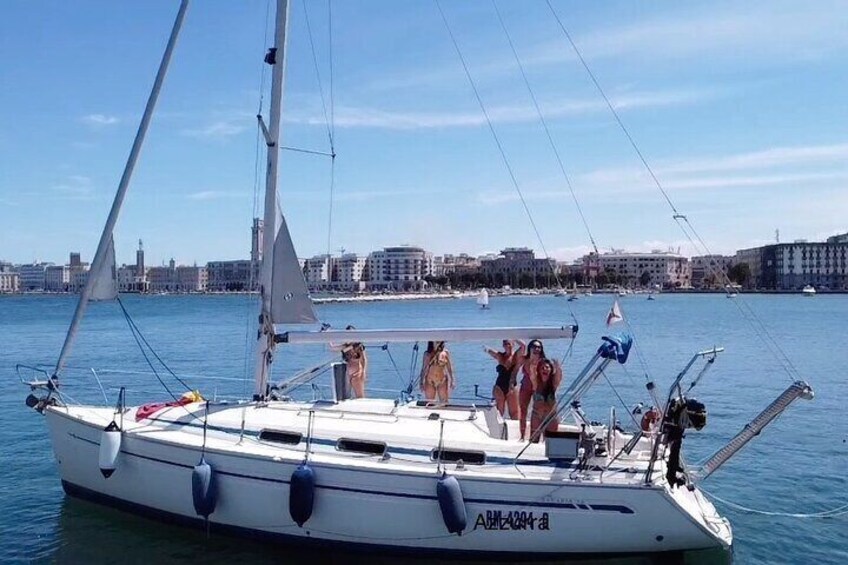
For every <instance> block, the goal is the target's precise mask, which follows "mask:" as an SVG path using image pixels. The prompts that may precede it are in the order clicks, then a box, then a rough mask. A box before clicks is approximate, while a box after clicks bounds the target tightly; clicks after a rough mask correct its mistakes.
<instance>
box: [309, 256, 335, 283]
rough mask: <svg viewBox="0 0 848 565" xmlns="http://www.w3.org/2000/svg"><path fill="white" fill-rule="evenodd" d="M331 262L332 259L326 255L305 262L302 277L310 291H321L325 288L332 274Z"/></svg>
mask: <svg viewBox="0 0 848 565" xmlns="http://www.w3.org/2000/svg"><path fill="white" fill-rule="evenodd" d="M332 262H333V261H332V257H330V255H327V254H326V253H325V254H323V255H315V256H314V257H310V258H309V259H307V260H306V265H305V266H304V269H303V276H304V277H305V278H306V284H307V286H308V287H309V288H310V289H311V290H318V289H323V288H325V287H326V286H327V284H328V283H329V282H330V278H331V276H332V272H333V267H332Z"/></svg>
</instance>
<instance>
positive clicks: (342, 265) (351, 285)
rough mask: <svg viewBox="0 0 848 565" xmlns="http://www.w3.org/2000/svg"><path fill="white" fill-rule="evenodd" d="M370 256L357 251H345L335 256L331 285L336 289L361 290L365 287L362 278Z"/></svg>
mask: <svg viewBox="0 0 848 565" xmlns="http://www.w3.org/2000/svg"><path fill="white" fill-rule="evenodd" d="M367 263H368V257H365V256H362V255H357V254H356V253H345V254H344V255H342V256H341V257H337V258H334V260H333V268H332V277H331V278H332V280H331V287H332V288H333V289H335V290H343V291H348V292H349V291H360V290H363V289H364V288H365V283H364V281H363V280H362V277H363V274H365V270H366V269H365V266H366V264H367Z"/></svg>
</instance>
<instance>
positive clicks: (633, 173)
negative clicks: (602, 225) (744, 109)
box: [477, 144, 848, 206]
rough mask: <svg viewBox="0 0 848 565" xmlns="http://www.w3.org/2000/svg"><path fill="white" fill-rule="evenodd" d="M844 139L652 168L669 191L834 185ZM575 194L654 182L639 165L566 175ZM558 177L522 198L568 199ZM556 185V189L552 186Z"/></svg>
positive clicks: (842, 169)
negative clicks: (824, 143)
mask: <svg viewBox="0 0 848 565" xmlns="http://www.w3.org/2000/svg"><path fill="white" fill-rule="evenodd" d="M846 161H848V144H833V145H810V146H796V147H774V148H769V149H765V150H759V151H751V152H745V153H738V154H735V155H724V156H717V157H693V158H690V159H681V160H674V161H665V162H659V163H658V164H656V165H655V166H654V167H653V170H654V172H655V173H656V175H657V177H658V178H659V180H660V182H661V184H662V186H663V188H665V189H668V190H675V191H683V190H689V191H696V190H697V191H702V192H703V193H710V191H711V190H712V191H713V193H714V192H715V191H720V190H731V189H740V188H768V187H807V188H810V187H825V188H826V187H837V186H842V185H844V184H846V183H848V166H846ZM571 180H572V182H573V185H574V187H575V189H576V190H578V191H579V192H578V197H579V196H580V194H579V193H581V192H582V193H585V192H593V193H596V194H598V193H603V194H605V195H610V194H634V195H635V194H642V193H651V192H655V191H656V190H657V189H656V185H655V184H654V182H653V180H652V179H651V177H650V175H649V174H648V172H647V171H646V170H645V169H644V168H639V167H620V168H604V169H598V170H594V171H589V172H586V173H582V174H576V175H572V177H571ZM560 185H562V181H561V180H559V179H552V180H550V181H548V182H547V183H546V184H545V185H544V186H538V187H537V188H538V189H536V190H525V191H524V196H525V199H526V200H528V201H549V200H570V199H571V194H570V193H569V192H568V190H567V189H565V188H564V187H562V188H559V187H560ZM554 187H557V188H554ZM517 200H518V194H516V193H515V191H514V190H497V191H483V192H479V193H478V194H477V201H478V202H480V203H481V204H484V205H488V206H495V205H500V204H505V203H511V202H515V201H517Z"/></svg>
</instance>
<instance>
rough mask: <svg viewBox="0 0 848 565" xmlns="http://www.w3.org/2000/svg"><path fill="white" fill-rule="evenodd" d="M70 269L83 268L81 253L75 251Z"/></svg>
mask: <svg viewBox="0 0 848 565" xmlns="http://www.w3.org/2000/svg"><path fill="white" fill-rule="evenodd" d="M70 267H71V268H72V269H73V268H77V269H79V268H80V267H82V261H81V260H80V254H79V252H73V251H72V252H71V258H70Z"/></svg>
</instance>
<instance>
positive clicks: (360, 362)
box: [342, 343, 368, 398]
mask: <svg viewBox="0 0 848 565" xmlns="http://www.w3.org/2000/svg"><path fill="white" fill-rule="evenodd" d="M342 360H343V361H344V362H345V365H347V379H348V382H349V383H350V389H351V390H352V391H353V395H354V396H355V397H356V398H365V379H366V378H367V377H368V373H367V371H368V357H366V356H365V346H364V345H362V344H361V343H346V344H344V346H342Z"/></svg>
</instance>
